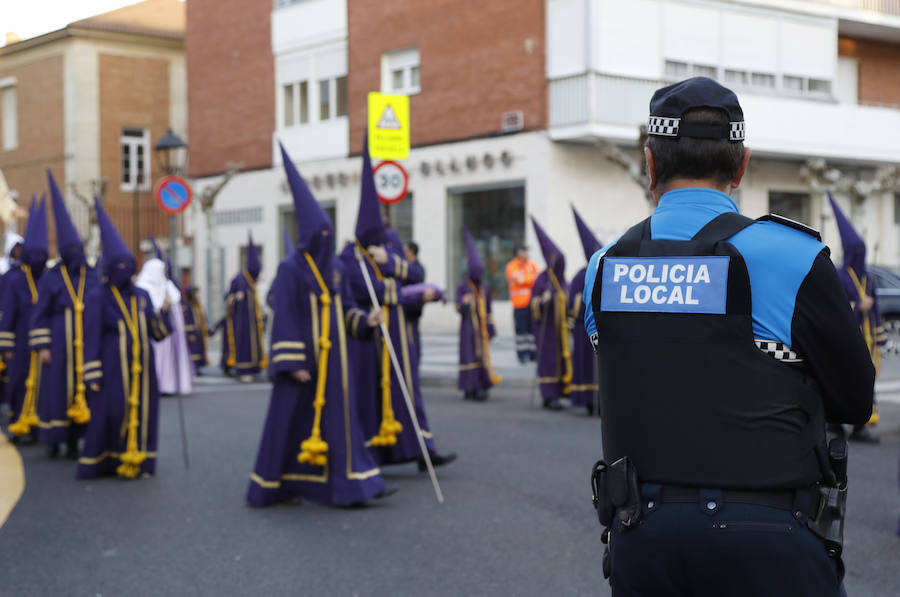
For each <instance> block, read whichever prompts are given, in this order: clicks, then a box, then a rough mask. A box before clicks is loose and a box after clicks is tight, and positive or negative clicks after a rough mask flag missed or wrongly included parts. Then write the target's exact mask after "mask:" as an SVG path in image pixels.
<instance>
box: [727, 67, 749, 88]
mask: <svg viewBox="0 0 900 597" xmlns="http://www.w3.org/2000/svg"><path fill="white" fill-rule="evenodd" d="M748 81H749V76H748V74H747V71H743V70H733V69H729V68H726V69H725V82H726V83H728V84H729V85H735V86H738V87H746V86H747V83H748Z"/></svg>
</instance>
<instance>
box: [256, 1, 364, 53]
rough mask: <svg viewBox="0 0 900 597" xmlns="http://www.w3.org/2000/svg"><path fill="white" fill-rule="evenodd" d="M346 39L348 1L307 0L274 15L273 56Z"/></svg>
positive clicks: (278, 10)
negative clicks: (338, 39)
mask: <svg viewBox="0 0 900 597" xmlns="http://www.w3.org/2000/svg"><path fill="white" fill-rule="evenodd" d="M346 37H347V0H304V1H303V2H298V3H296V4H291V5H290V6H285V7H284V8H276V9H274V10H273V11H272V53H273V54H275V55H278V54H281V53H283V52H286V51H290V50H294V49H297V48H302V47H306V46H311V45H316V44H319V43H323V42H328V41H333V40H334V39H336V38H346Z"/></svg>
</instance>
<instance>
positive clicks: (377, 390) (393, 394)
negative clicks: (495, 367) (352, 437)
mask: <svg viewBox="0 0 900 597" xmlns="http://www.w3.org/2000/svg"><path fill="white" fill-rule="evenodd" d="M358 250H359V251H361V249H358V248H357V247H356V246H355V245H350V246H348V247H346V248H345V249H344V251H343V252H342V253H341V261H342V263H343V269H344V272H345V274H344V275H345V276H346V278H347V280H348V282H349V288H350V293H351V295H352V298H353V300H354V302H355V303H356V304H357V305H358V306H359V307H361V308H362V309H364V310H368V309H371V308H372V302H371V299H370V297H369V292H368V290H367V288H366V282H365V279H364V277H363V273H362V270H361V269H360V265H359V264H360V262H359V261H358V260H357V256H360V257H362V255H363V253H362V252H360V253H358V252H357V251H358ZM366 255H367V253H366ZM362 263H363V266H364V267H365V268H366V269H367V271H368V272H369V278H370V279H371V281H372V285H373V286H374V290H375V296H376V298H377V299H378V301H379V303H380V304H381V305H382V307H383V308H385V310H386V312H387V318H386V322H387V325H388V330H389V333H390V337H391V341H392V342H393V345H394V349H395V351H396V353H397V358H398V359H399V360H400V366H401V368H402V370H403V375H404V378H405V380H406V384H407V387H408V388H409V392H410V395H411V397H412V399H413V402H414V405H415V406H414V407H415V411H416V418H417V419H418V421H419V425H420V426H421V428H422V435H423V437H424V439H425V444H426V447H427V449H428V450H429V452H434V451H435V450H434V443H433V437H432V434H431V431H430V427H429V425H428V417H427V416H426V414H425V403H424V401H423V400H422V392H421V390H420V388H419V368H418V362H417V360H416V353H415V350H413V346H411V343H410V338H409V333H408V326H407V325H406V315H405V313H404V309H403V305H402V301H401V291H400V289H401V288H402V285H403V283H404V282H406V283H409V284H417V283H419V282H421V280H420V279H417V278H415V277H413V278H410V276H415V275H416V272H417V271H418V270H417V268H410V267H409V264H408V263H407V262H406V261H405V260H404V259H402V258H401V257H399V256H398V255H396V254H395V253H389V259H388V263H386V264H384V265H381V266H376V265H374V264H373V263H372V262H370V261H369V260H368V259H366V258H365V257H362ZM404 276H406V278H404ZM379 277H381V278H382V279H381V280H379ZM386 350H387V349H386V348H385V343H384V339H383V337H382V335H381V331H380V330H378V331H376V333H375V334H374V336H373V339H372V340H366V341H359V342H355V343H354V345H353V347H352V349H351V352H352V354H353V355H354V357H353V362H354V364H355V366H356V367H355V369H354V373H355V377H356V378H357V388H358V393H359V405H360V419H361V421H362V425H363V429H364V430H365V432H366V437H367V438H368V440H369V443H370V444H371V442H372V438H374V437H375V436H376V435H378V432H379V429H380V427H381V422H382V418H383V414H384V413H383V400H382V389H381V388H382V386H381V380H382V379H383V376H384V374H385V373H386V372H387V373H388V375H390V399H391V402H390V404H391V408H392V410H393V413H394V417H395V419H396V420H397V421H398V422H399V423H400V424H401V425H402V426H403V430H402V431H401V432H400V433H399V434H397V443H396V444H394V445H393V446H384V447H378V446H375V445H372V450H373V454H374V455H375V456H376V459H377V460H378V461H379V462H380V463H381V464H396V463H402V462H410V461H413V460H417V459H419V458H420V457H421V456H422V453H421V449H420V448H419V442H418V439H417V438H416V434H415V428H414V427H413V424H412V420H411V419H410V417H409V411H408V409H407V406H406V402H405V400H404V398H403V394H402V391H401V389H400V382H399V381H398V379H397V376H396V374H395V372H394V368H393V364H392V363H391V362H390V360H389V359H388V355H387V354H386V352H385V351H386Z"/></svg>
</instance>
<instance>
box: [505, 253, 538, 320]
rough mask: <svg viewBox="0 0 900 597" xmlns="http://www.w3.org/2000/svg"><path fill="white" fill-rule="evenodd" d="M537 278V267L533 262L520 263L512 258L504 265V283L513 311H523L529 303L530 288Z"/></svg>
mask: <svg viewBox="0 0 900 597" xmlns="http://www.w3.org/2000/svg"><path fill="white" fill-rule="evenodd" d="M537 277H538V266H537V264H536V263H535V262H534V261H526V262H524V263H523V262H521V261H519V260H518V259H517V258H515V257H513V259H512V261H510V262H509V263H507V264H506V283H507V284H509V300H510V301H511V302H512V306H513V309H524V308H525V307H527V306H528V303H529V302H530V301H531V287H532V286H534V281H535V280H536V279H537Z"/></svg>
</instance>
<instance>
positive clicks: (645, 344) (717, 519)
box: [584, 77, 875, 597]
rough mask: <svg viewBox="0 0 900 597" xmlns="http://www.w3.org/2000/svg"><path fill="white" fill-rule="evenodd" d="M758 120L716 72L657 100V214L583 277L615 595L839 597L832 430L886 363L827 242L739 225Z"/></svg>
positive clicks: (653, 151)
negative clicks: (749, 125) (829, 425)
mask: <svg viewBox="0 0 900 597" xmlns="http://www.w3.org/2000/svg"><path fill="white" fill-rule="evenodd" d="M743 121H744V117H743V112H742V110H741V107H740V105H739V103H738V99H737V97H736V96H735V94H734V93H733V92H731V91H730V90H728V89H726V88H724V87H722V86H721V85H719V84H718V83H716V82H715V81H712V80H711V79H707V78H703V77H698V78H693V79H689V80H687V81H683V82H681V83H677V84H674V85H670V86H668V87H665V88H663V89H660V90H658V91H657V92H656V93H655V94H654V95H653V99H652V100H651V101H650V121H649V126H648V134H649V137H648V140H647V145H646V147H645V148H644V152H645V155H646V157H647V169H648V172H649V176H650V191H651V192H652V194H653V197H654V198H655V200H656V201H657V208H656V210H655V211H654V213H653V215H652V216H651V217H650V218H648V219H647V220H645V221H644V222H641V223H640V224H637V225H636V226H634V227H633V228H631V229H630V230H628V231H627V232H626V233H625V234H624V235H623V236H622V237H620V238H619V240H617V241H616V242H615V243H614V244H612V245H609V246H608V247H606V248H605V249H604V250H601V251H598V252H597V253H596V254H594V256H593V257H592V259H591V261H590V265H589V266H588V272H587V278H586V280H585V291H584V302H585V305H586V306H587V308H586V311H585V326H586V328H587V332H588V335H589V336H590V337H591V340H592V342H593V343H594V346H595V350H596V351H597V355H598V359H599V363H600V380H601V384H602V386H601V390H600V396H601V409H602V410H601V416H602V421H603V423H602V424H603V453H604V459H605V462H604V461H601V462H599V463H597V465H596V467H595V470H594V475H593V476H592V485H593V487H594V492H595V496H596V497H595V505H596V506H597V511H598V514H599V516H600V519H601V522H602V523H603V524H604V526H605V527H606V528H605V529H604V533H603V539H604V541H605V542H608V548H607V549H608V552H607V553H606V554H605V556H604V572H605V573H607V574H610V575H611V576H610V583H611V585H612V589H613V595H614V596H617V597H619V596H632V595H635V596H636V595H642V596H652V597H664V596H675V595H678V596H685V597H687V596H691V597H699V596H707V595H709V596H716V597H723V596H738V595H741V596H743V595H747V596H754V597H758V596H760V595H766V596H780V595H785V596H791V597H798V596H804V595H810V596H812V595H815V596H817V597H822V596H828V595H838V594H839V591H840V587H841V581H842V579H843V572H844V571H843V565H842V563H841V559H840V554H841V547H842V530H843V516H842V512H843V507H844V504H845V503H846V501H845V500H846V495H847V492H846V462H847V460H846V443H843V440H834V441H833V442H832V443H831V444H826V437H825V424H826V421H829V422H835V423H847V424H853V425H858V424H863V423H865V422H866V421H867V420H868V419H869V415H870V413H871V410H872V391H873V384H874V376H875V371H874V369H873V366H872V362H871V359H870V358H869V354H868V351H867V349H866V345H865V343H864V342H863V339H862V337H861V336H860V333H859V329H858V328H857V326H856V323H855V321H854V319H853V314H852V312H851V311H850V308H849V307H848V305H847V299H846V296H845V295H844V289H843V288H842V286H841V282H840V280H839V278H838V275H837V273H836V271H835V268H834V266H833V265H832V262H831V259H830V257H829V250H828V248H827V247H826V246H825V245H823V244H822V243H821V241H820V238H819V235H818V233H817V232H815V231H814V230H811V229H809V228H806V227H805V226H803V225H802V224H797V223H795V222H792V221H790V220H785V219H782V218H779V217H777V216H766V217H763V218H760V219H759V220H751V219H749V218H746V217H744V216H741V215H739V214H738V209H737V206H736V205H735V203H734V201H732V200H731V197H730V196H729V194H730V193H731V191H732V190H734V189H735V188H737V186H738V185H739V184H740V182H741V178H742V177H743V176H744V173H745V172H746V170H747V163H748V161H749V158H750V151H749V150H748V149H745V148H744V144H743V141H744V122H743ZM829 499H831V503H832V504H833V506H832V507H829V506H828V504H829V502H828V500H829Z"/></svg>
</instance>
